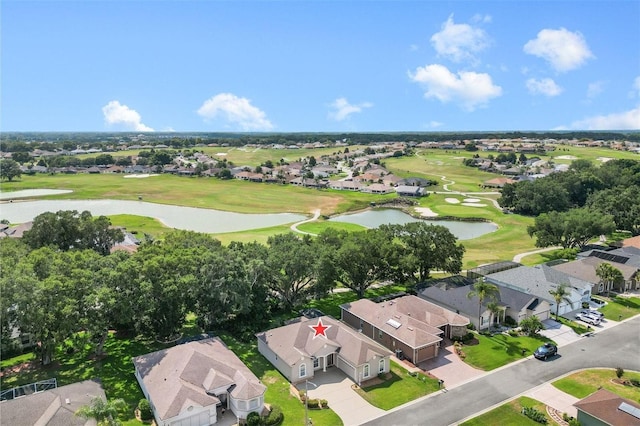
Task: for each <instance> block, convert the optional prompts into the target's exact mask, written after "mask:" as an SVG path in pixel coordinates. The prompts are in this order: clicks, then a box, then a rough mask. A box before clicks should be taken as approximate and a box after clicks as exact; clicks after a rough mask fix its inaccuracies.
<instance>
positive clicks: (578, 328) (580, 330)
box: [553, 316, 593, 334]
mask: <svg viewBox="0 0 640 426" xmlns="http://www.w3.org/2000/svg"><path fill="white" fill-rule="evenodd" d="M553 319H554V320H555V319H556V318H555V316H554V317H553ZM558 322H560V323H562V324H564V325H566V326H567V327H569V328H571V329H572V330H573V331H575V332H576V333H577V334H584V333H587V332H589V331H593V329H592V328H591V327H588V326H587V325H586V324H582V323H579V322H576V321H572V320H570V319H567V318H564V317H558Z"/></svg>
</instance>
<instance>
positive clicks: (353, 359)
mask: <svg viewBox="0 0 640 426" xmlns="http://www.w3.org/2000/svg"><path fill="white" fill-rule="evenodd" d="M319 319H320V320H322V323H323V324H324V325H328V326H329V328H328V329H326V330H325V333H326V338H324V337H321V336H319V337H315V338H314V336H315V333H314V332H313V330H312V329H311V326H314V325H316V324H317V323H318V318H312V319H308V318H301V320H300V321H298V322H295V323H292V324H288V325H285V326H282V327H278V328H273V329H271V330H268V331H264V332H262V333H258V334H257V335H256V337H257V338H258V339H260V340H262V341H263V342H264V343H266V344H267V346H268V347H269V348H270V349H271V350H272V351H273V352H274V353H275V354H276V355H278V357H280V358H281V359H282V360H284V361H285V362H286V363H287V365H295V364H296V363H297V362H298V361H299V360H300V358H301V356H303V355H304V356H307V357H311V356H315V355H316V354H318V353H320V352H326V347H325V346H330V347H331V348H333V349H334V352H340V356H341V357H342V358H344V359H345V360H346V361H347V362H348V363H350V364H352V365H355V366H358V365H361V364H363V363H365V362H366V361H368V360H369V359H371V358H372V357H373V356H374V355H378V356H383V357H384V356H389V355H391V354H392V353H391V351H390V350H388V349H387V348H385V347H383V346H382V345H380V344H378V343H376V342H375V341H373V340H371V339H369V338H368V337H366V336H364V335H362V334H361V333H358V332H357V331H355V330H353V329H352V328H351V327H349V326H347V325H345V324H343V323H342V322H340V321H338V320H336V319H334V318H332V317H329V316H322V317H319Z"/></svg>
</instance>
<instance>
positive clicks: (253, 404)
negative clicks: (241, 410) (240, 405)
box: [249, 398, 260, 410]
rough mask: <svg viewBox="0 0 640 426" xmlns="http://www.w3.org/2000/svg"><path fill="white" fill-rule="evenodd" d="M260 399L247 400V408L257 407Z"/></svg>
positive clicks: (253, 408)
mask: <svg viewBox="0 0 640 426" xmlns="http://www.w3.org/2000/svg"><path fill="white" fill-rule="evenodd" d="M259 402H260V400H259V399H258V398H254V399H252V400H251V401H249V410H255V409H256V408H258V405H259Z"/></svg>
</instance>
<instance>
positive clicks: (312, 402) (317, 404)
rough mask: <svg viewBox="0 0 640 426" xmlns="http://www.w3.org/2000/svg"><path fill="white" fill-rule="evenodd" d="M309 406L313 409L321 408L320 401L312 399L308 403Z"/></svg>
mask: <svg viewBox="0 0 640 426" xmlns="http://www.w3.org/2000/svg"><path fill="white" fill-rule="evenodd" d="M307 406H308V407H309V408H311V409H316V408H320V401H318V400H317V399H310V400H308V401H307Z"/></svg>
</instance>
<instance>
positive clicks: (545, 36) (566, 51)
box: [523, 28, 594, 72]
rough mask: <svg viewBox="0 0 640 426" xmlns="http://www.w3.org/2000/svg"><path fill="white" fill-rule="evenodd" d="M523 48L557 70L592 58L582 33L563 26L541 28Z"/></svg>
mask: <svg viewBox="0 0 640 426" xmlns="http://www.w3.org/2000/svg"><path fill="white" fill-rule="evenodd" d="M523 50H524V52H525V53H528V54H529V55H535V56H538V57H540V58H542V59H544V60H546V61H547V62H549V64H551V66H552V67H553V68H554V69H555V70H556V71H559V72H566V71H571V70H573V69H576V68H579V67H581V66H582V65H584V63H585V62H586V61H587V60H588V59H592V58H594V56H593V53H591V50H589V46H587V42H586V41H585V40H584V37H583V36H582V34H581V33H579V32H571V31H568V30H566V29H565V28H560V29H559V30H551V29H544V30H541V31H540V32H539V33H538V36H537V37H536V38H535V39H533V40H529V41H528V42H527V43H526V44H525V45H524V49H523Z"/></svg>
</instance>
